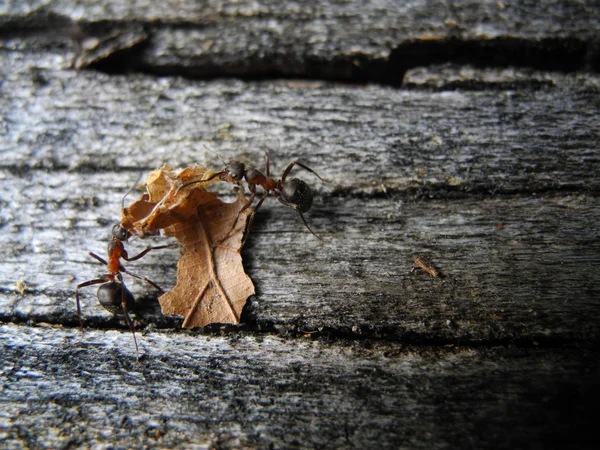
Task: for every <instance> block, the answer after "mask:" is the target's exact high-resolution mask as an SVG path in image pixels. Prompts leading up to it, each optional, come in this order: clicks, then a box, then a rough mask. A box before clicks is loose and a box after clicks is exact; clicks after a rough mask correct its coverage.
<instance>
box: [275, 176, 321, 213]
mask: <svg viewBox="0 0 600 450" xmlns="http://www.w3.org/2000/svg"><path fill="white" fill-rule="evenodd" d="M313 197H314V194H313V190H312V189H311V188H310V186H309V185H308V184H306V183H305V182H304V181H302V180H301V179H299V178H292V179H291V180H287V181H286V182H285V183H283V186H282V187H281V198H282V200H284V202H285V203H289V204H291V205H293V206H294V209H296V210H297V211H300V212H301V213H303V212H306V211H308V210H309V209H310V207H311V206H312V202H313Z"/></svg>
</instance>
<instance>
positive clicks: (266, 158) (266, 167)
mask: <svg viewBox="0 0 600 450" xmlns="http://www.w3.org/2000/svg"><path fill="white" fill-rule="evenodd" d="M265 172H266V174H267V178H270V177H269V152H265Z"/></svg>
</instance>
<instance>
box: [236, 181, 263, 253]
mask: <svg viewBox="0 0 600 450" xmlns="http://www.w3.org/2000/svg"><path fill="white" fill-rule="evenodd" d="M268 195H269V193H268V192H265V193H264V194H263V196H262V197H261V198H260V200H259V201H258V203H257V204H256V206H255V207H254V208H253V209H252V213H251V214H250V217H249V218H248V222H247V223H246V228H245V230H244V237H243V239H242V245H241V246H240V248H244V245H246V241H247V240H248V236H249V235H250V228H252V224H253V223H254V216H255V215H256V212H257V211H258V210H259V208H260V207H261V206H262V204H263V202H264V201H265V199H266V198H267V196H268Z"/></svg>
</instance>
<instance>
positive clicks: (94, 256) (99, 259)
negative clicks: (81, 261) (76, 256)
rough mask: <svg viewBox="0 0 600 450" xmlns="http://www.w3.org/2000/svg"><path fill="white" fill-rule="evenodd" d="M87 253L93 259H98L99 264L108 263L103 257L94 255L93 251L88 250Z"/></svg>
mask: <svg viewBox="0 0 600 450" xmlns="http://www.w3.org/2000/svg"><path fill="white" fill-rule="evenodd" d="M88 255H90V256H91V257H92V258H94V259H95V260H96V261H98V262H99V263H100V264H103V265H105V266H106V265H108V263H107V262H106V260H105V259H103V258H100V257H99V256H98V255H96V254H95V253H93V252H89V253H88Z"/></svg>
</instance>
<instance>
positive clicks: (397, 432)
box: [0, 1, 600, 448]
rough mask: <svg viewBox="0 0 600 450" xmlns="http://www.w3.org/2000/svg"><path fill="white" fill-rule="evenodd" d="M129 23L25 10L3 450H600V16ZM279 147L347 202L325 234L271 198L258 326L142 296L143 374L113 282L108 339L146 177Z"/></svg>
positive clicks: (252, 249)
mask: <svg viewBox="0 0 600 450" xmlns="http://www.w3.org/2000/svg"><path fill="white" fill-rule="evenodd" d="M121 5H122V2H109V1H105V2H102V3H101V4H99V5H95V6H85V5H80V4H75V3H71V2H67V1H65V2H56V3H50V4H47V5H44V6H43V7H38V6H35V5H33V4H31V5H28V4H27V3H22V4H16V3H15V4H12V3H11V4H10V5H7V6H5V7H4V9H0V37H1V38H2V39H1V40H0V90H1V91H0V92H1V95H0V119H1V120H0V130H1V131H0V155H2V159H1V160H0V178H1V179H2V184H1V186H2V189H0V205H1V211H0V227H1V228H0V243H1V245H2V248H3V250H4V251H3V258H2V261H1V262H0V321H1V322H2V325H1V326H0V336H1V337H0V343H1V345H2V367H1V370H2V387H1V389H2V391H1V394H0V402H1V406H0V409H1V410H2V412H1V413H0V442H2V443H4V444H5V445H6V446H8V447H9V448H21V447H34V448H36V447H51V448H66V447H90V446H96V447H98V448H104V447H109V446H112V447H124V448H125V447H141V446H150V447H159V448H173V447H176V446H181V447H186V448H191V447H194V446H196V447H198V448H235V447H239V446H243V447H256V448H269V447H274V448H290V447H291V448H366V447H373V446H375V445H377V446H379V447H383V448H469V447H472V448H490V447H491V448H494V447H495V448H548V447H550V448H551V447H553V446H556V445H558V442H560V440H561V439H565V438H568V442H569V444H570V445H571V448H594V442H593V440H594V439H596V440H597V438H596V436H595V435H594V433H593V428H592V426H591V422H590V420H591V419H590V418H591V416H592V415H593V413H594V412H595V409H596V405H597V402H598V400H599V397H600V396H599V395H598V394H599V390H598V380H599V379H600V378H599V375H600V373H599V370H598V358H599V356H600V355H599V354H598V351H597V349H596V347H597V345H598V343H599V336H600V333H599V331H598V330H599V328H598V325H597V324H598V322H599V319H600V308H599V306H600V281H599V280H600V278H599V277H598V275H597V272H598V269H599V268H600V259H599V257H598V255H599V254H600V243H599V241H598V233H599V231H598V230H599V229H600V205H599V202H598V192H599V188H600V185H599V181H598V180H599V178H598V175H597V174H598V171H599V169H600V157H599V156H598V155H599V153H598V145H599V142H600V139H599V125H598V124H599V123H600V121H599V118H600V114H599V112H600V102H599V100H598V99H599V98H600V97H599V93H600V77H599V76H598V74H597V68H598V67H599V66H600V64H599V61H600V58H599V57H598V50H597V49H598V47H597V45H596V44H595V43H596V42H597V38H598V35H599V29H600V25H599V23H600V22H599V21H598V19H599V17H598V16H599V15H600V8H594V7H593V6H592V5H591V3H590V4H584V3H572V2H564V1H562V2H561V1H555V2H550V3H548V4H547V5H546V6H544V8H539V9H538V8H537V7H535V6H531V5H529V4H528V3H526V2H517V3H513V4H508V3H506V4H505V3H500V2H466V1H465V2H460V3H459V4H457V5H455V6H454V7H452V8H450V7H448V6H444V5H441V4H430V3H428V2H407V3H404V4H401V5H398V4H397V2H389V3H380V4H378V6H374V5H371V4H366V3H364V4H363V3H359V4H351V3H340V4H337V3H331V4H329V3H317V2H310V3H304V2H303V3H293V2H286V3H284V4H280V3H279V2H277V3H269V2H260V3H259V2H252V3H244V2H218V3H217V2H214V3H211V2H206V3H198V4H196V3H190V4H187V3H182V2H176V3H174V4H173V5H169V4H168V3H165V2H159V3H158V5H160V6H148V5H146V4H145V3H141V4H139V5H137V6H136V7H135V8H131V7H123V6H121ZM94 39H97V42H99V43H100V45H98V47H96V48H95V49H91V44H93V43H94V41H93V40H94ZM565 58H566V59H565ZM77 68H79V69H80V70H77ZM229 75H236V76H239V77H237V78H223V76H229ZM291 77H294V78H291ZM365 81H370V82H375V83H372V84H369V83H367V84H364V82H365ZM341 82H343V83H341ZM266 150H268V151H269V153H270V157H271V162H272V171H273V173H274V174H280V173H281V172H282V171H283V169H284V168H285V167H286V166H287V164H288V163H289V162H290V161H292V160H294V159H296V158H299V159H300V160H301V161H302V162H304V163H305V164H307V165H309V166H310V167H312V168H313V169H314V170H316V171H317V172H318V173H319V174H320V175H321V176H322V177H324V178H326V179H328V180H329V181H330V182H329V183H323V182H321V181H319V180H318V179H317V178H316V177H314V176H313V175H311V174H309V173H307V172H303V171H301V169H298V171H297V172H294V173H295V174H296V176H298V177H301V178H302V179H304V180H305V181H307V182H309V184H311V185H312V186H313V187H314V188H315V190H316V192H317V196H316V199H315V204H314V206H313V208H312V209H311V211H310V212H309V213H308V214H307V220H308V222H309V223H310V225H311V227H312V228H313V229H314V230H315V231H316V232H317V234H319V236H321V237H322V238H323V239H322V240H318V239H316V238H315V237H314V236H312V235H311V234H310V233H308V231H307V230H306V229H305V228H304V226H303V225H302V223H301V221H300V219H299V218H298V217H297V216H296V215H295V213H294V212H293V211H292V210H290V209H288V208H285V207H284V206H282V205H280V204H279V203H277V202H276V201H275V200H273V199H269V200H268V201H267V202H266V203H265V205H264V206H263V208H262V209H261V211H260V212H259V214H258V216H257V220H256V222H255V225H254V228H253V232H252V235H251V237H250V239H249V241H248V244H247V246H246V248H245V249H244V252H243V258H244V264H245V267H246V271H247V272H248V273H249V275H250V276H251V278H252V279H253V281H254V283H255V285H256V290H257V295H256V296H254V297H252V298H251V299H250V301H249V303H248V305H247V307H246V308H245V310H244V312H243V314H242V322H243V323H242V325H240V326H238V327H233V326H227V327H222V326H218V325H215V326H211V327H208V328H207V329H203V330H193V331H181V330H180V324H181V319H180V318H176V317H163V316H161V315H160V312H159V310H158V308H157V302H156V295H155V292H153V290H152V289H151V288H149V287H147V286H145V285H141V284H139V283H137V282H136V281H134V280H131V281H129V282H128V286H129V287H130V288H131V289H132V291H133V292H134V293H135V295H136V296H137V298H138V299H140V300H141V301H143V302H145V304H146V307H145V309H144V311H143V312H142V313H140V314H139V316H138V317H137V318H136V324H137V325H138V330H139V331H138V333H139V334H140V336H138V341H139V343H140V346H141V358H140V360H139V361H137V360H136V356H135V351H134V347H133V342H132V339H131V335H130V334H129V333H128V331H127V329H126V327H124V326H123V324H120V323H119V322H118V321H117V320H115V319H113V318H111V317H109V315H108V314H107V313H106V312H105V311H104V310H103V309H102V308H101V307H100V306H99V304H98V303H97V300H96V299H95V290H94V288H89V289H87V290H85V291H84V294H83V308H84V313H85V316H86V319H87V320H86V327H87V328H86V332H85V334H83V336H82V335H81V333H80V331H79V329H78V322H77V318H76V314H75V305H74V299H73V296H74V287H75V285H77V284H78V283H81V282H82V281H85V280H88V279H92V278H95V277H97V276H98V275H100V274H101V273H103V272H104V270H103V268H102V266H100V265H99V264H97V263H96V262H95V261H94V260H93V259H91V258H89V256H88V255H87V252H88V251H94V252H96V253H100V254H103V253H104V252H105V250H104V249H105V247H106V243H107V242H108V238H109V235H110V228H111V226H112V224H113V223H114V222H115V221H117V220H118V219H119V214H120V206H121V199H122V197H123V195H124V194H125V193H126V192H127V191H128V190H129V189H130V187H131V186H133V185H134V184H135V183H136V182H137V180H138V178H139V176H140V174H142V175H145V174H147V173H148V172H149V171H150V170H152V169H155V168H157V167H159V166H161V165H162V164H163V163H168V164H169V165H171V166H175V167H183V166H185V165H188V164H191V163H195V162H200V163H203V164H207V165H208V166H210V167H213V168H215V169H218V168H220V167H221V166H222V162H221V161H220V160H219V158H218V157H217V156H216V155H215V154H214V153H212V152H216V153H218V154H220V155H221V156H222V158H224V159H225V160H231V159H233V158H246V159H247V160H249V161H253V162H254V163H255V164H256V165H257V166H258V167H259V168H260V167H262V164H263V158H264V152H265V151H266ZM220 189H221V192H222V193H224V194H227V193H228V192H229V189H228V186H223V187H221V188H220ZM128 200H130V199H128ZM156 242H162V241H160V240H159V239H153V240H152V243H156ZM148 243H150V242H143V241H139V240H138V241H133V242H131V243H130V244H129V248H131V249H132V250H131V252H135V250H141V249H143V248H144V247H145V246H146V245H148ZM416 257H423V258H425V259H426V260H428V261H430V262H431V263H433V264H434V266H435V267H436V269H438V270H439V271H440V274H441V276H440V277H438V278H432V277H430V276H429V275H427V274H426V273H424V272H422V271H412V270H411V269H412V268H413V260H414V259H415V258H416ZM177 258H178V252H177V250H176V249H167V250H163V251H161V252H160V253H159V252H155V253H150V254H149V255H147V256H146V257H144V258H143V259H141V260H139V261H137V262H135V263H131V264H130V265H128V267H129V268H131V270H132V271H135V272H136V273H139V274H142V275H145V276H148V277H150V278H151V279H152V280H154V281H156V282H157V283H158V284H160V285H161V286H163V287H164V288H170V287H172V286H173V283H174V280H175V270H176V269H175V265H176V261H177Z"/></svg>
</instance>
